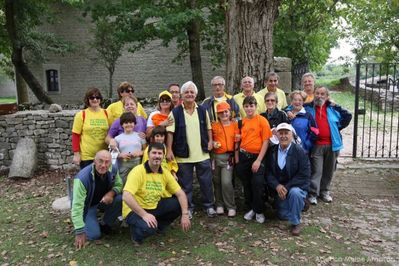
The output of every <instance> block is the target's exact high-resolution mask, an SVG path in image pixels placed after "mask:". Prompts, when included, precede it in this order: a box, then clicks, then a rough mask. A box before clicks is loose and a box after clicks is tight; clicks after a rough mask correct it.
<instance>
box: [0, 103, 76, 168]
mask: <svg viewBox="0 0 399 266" xmlns="http://www.w3.org/2000/svg"><path fill="white" fill-rule="evenodd" d="M77 111H78V110H64V111H62V112H59V113H49V112H48V111H23V112H17V113H15V114H10V115H4V116H0V168H7V167H9V166H10V165H11V160H12V157H13V154H14V150H15V148H16V146H17V143H18V140H19V139H20V138H23V137H30V138H33V139H34V141H35V143H36V145H37V150H38V164H39V165H38V167H39V168H49V169H69V168H71V167H72V166H73V165H72V164H71V163H72V158H73V153H72V148H71V128H72V123H73V117H74V115H75V113H76V112H77ZM0 170H1V169H0Z"/></svg>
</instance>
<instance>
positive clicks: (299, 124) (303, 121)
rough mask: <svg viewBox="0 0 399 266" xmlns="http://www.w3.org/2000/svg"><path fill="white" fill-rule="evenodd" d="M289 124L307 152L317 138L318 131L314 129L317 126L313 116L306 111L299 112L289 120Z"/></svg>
mask: <svg viewBox="0 0 399 266" xmlns="http://www.w3.org/2000/svg"><path fill="white" fill-rule="evenodd" d="M291 125H292V127H293V128H294V129H295V132H296V134H297V135H298V136H299V137H300V139H301V145H302V148H303V149H304V150H305V152H306V153H309V151H310V150H311V149H312V147H313V143H314V142H315V140H316V139H317V133H318V132H317V131H315V129H316V128H317V126H316V122H315V120H314V118H313V116H312V115H311V114H310V113H308V112H299V113H297V114H296V116H295V118H294V119H292V120H291Z"/></svg>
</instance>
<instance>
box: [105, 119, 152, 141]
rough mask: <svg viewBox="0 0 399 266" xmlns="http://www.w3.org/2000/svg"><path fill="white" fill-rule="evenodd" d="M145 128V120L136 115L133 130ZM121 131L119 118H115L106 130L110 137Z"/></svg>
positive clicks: (142, 130) (137, 130) (138, 130)
mask: <svg viewBox="0 0 399 266" xmlns="http://www.w3.org/2000/svg"><path fill="white" fill-rule="evenodd" d="M146 129H147V120H146V119H145V118H144V117H142V116H138V115H137V116H136V125H135V126H134V131H135V132H138V133H140V132H144V133H145V131H146ZM121 133H123V128H122V126H121V122H120V118H118V119H116V120H115V121H114V122H113V123H112V125H111V127H110V129H109V131H108V136H111V137H112V138H115V137H116V136H118V135H119V134H121Z"/></svg>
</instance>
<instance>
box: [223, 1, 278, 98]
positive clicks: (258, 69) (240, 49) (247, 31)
mask: <svg viewBox="0 0 399 266" xmlns="http://www.w3.org/2000/svg"><path fill="white" fill-rule="evenodd" d="M280 2H281V0H229V1H228V10H227V13H226V35H227V36H226V37H227V41H226V43H227V55H226V83H227V88H229V90H230V91H233V92H234V93H236V92H239V91H240V83H241V79H242V78H243V77H244V76H246V75H248V76H251V77H253V78H254V80H255V90H259V89H262V88H263V84H264V80H265V75H266V74H267V72H269V71H271V70H273V24H274V20H275V19H276V17H277V12H278V6H279V5H280Z"/></svg>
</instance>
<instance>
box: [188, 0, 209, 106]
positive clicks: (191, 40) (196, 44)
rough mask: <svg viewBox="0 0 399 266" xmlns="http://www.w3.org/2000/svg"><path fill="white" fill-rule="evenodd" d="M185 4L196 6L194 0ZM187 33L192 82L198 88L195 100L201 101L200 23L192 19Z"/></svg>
mask: <svg viewBox="0 0 399 266" xmlns="http://www.w3.org/2000/svg"><path fill="white" fill-rule="evenodd" d="M187 4H188V6H189V7H190V8H191V9H195V8H196V0H189V1H188V2H187ZM187 35H188V45H189V52H190V66H191V75H192V78H193V82H194V83H195V85H197V88H198V95H197V100H201V101H202V100H203V99H205V90H204V79H203V76H202V65H201V40H200V25H199V23H198V22H197V21H194V20H193V21H191V22H190V23H189V24H188V27H187Z"/></svg>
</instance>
